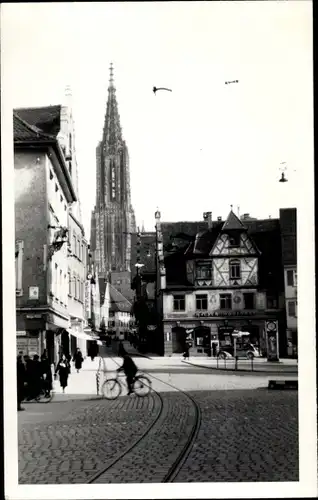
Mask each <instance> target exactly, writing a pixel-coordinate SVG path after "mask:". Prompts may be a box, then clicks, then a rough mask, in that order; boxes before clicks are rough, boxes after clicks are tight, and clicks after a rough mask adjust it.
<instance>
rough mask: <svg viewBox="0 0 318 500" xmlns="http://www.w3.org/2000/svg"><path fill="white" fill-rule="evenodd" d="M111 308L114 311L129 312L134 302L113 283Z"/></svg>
mask: <svg viewBox="0 0 318 500" xmlns="http://www.w3.org/2000/svg"><path fill="white" fill-rule="evenodd" d="M109 296H110V307H109V308H110V310H111V311H113V312H129V313H130V311H131V308H132V304H131V303H130V302H129V300H127V299H126V298H125V297H124V296H123V294H122V293H120V292H119V291H118V290H116V288H115V287H114V286H113V285H111V284H110V285H109Z"/></svg>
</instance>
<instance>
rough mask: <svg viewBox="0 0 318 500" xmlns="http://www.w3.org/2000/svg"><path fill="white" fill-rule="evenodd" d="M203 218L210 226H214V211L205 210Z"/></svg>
mask: <svg viewBox="0 0 318 500" xmlns="http://www.w3.org/2000/svg"><path fill="white" fill-rule="evenodd" d="M203 220H205V221H206V222H207V223H208V228H209V229H211V228H212V212H204V214H203Z"/></svg>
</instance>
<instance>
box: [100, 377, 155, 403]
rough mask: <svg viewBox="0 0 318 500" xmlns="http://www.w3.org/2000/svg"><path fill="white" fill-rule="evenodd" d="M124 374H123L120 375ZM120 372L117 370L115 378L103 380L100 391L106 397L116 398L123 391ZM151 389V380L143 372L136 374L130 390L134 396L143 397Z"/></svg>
mask: <svg viewBox="0 0 318 500" xmlns="http://www.w3.org/2000/svg"><path fill="white" fill-rule="evenodd" d="M122 376H124V375H122ZM119 377H120V374H119V373H118V372H117V374H116V377H115V378H109V379H107V380H105V382H104V383H103V385H102V393H103V395H104V397H105V398H106V399H117V398H119V396H120V395H121V393H122V391H123V382H122V381H121V380H119ZM150 391H151V380H150V379H149V378H148V377H146V375H144V374H140V375H136V376H135V378H134V380H133V383H132V392H134V393H135V394H136V396H138V397H140V398H143V397H145V396H147V395H148V394H149V392H150Z"/></svg>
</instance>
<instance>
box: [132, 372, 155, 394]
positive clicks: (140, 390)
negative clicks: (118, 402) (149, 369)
mask: <svg viewBox="0 0 318 500" xmlns="http://www.w3.org/2000/svg"><path fill="white" fill-rule="evenodd" d="M150 391H151V380H150V379H149V378H148V377H146V376H145V375H137V377H136V378H135V382H134V392H135V394H136V395H137V396H139V397H141V398H143V397H144V396H147V394H149V392H150Z"/></svg>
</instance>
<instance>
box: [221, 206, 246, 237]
mask: <svg viewBox="0 0 318 500" xmlns="http://www.w3.org/2000/svg"><path fill="white" fill-rule="evenodd" d="M237 229H238V230H240V231H244V230H246V227H245V226H244V225H243V224H242V222H241V221H240V219H239V218H238V217H237V215H235V213H234V212H233V210H231V211H230V213H229V215H228V217H227V219H226V221H225V222H224V224H223V227H222V231H223V232H225V231H233V230H237Z"/></svg>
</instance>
